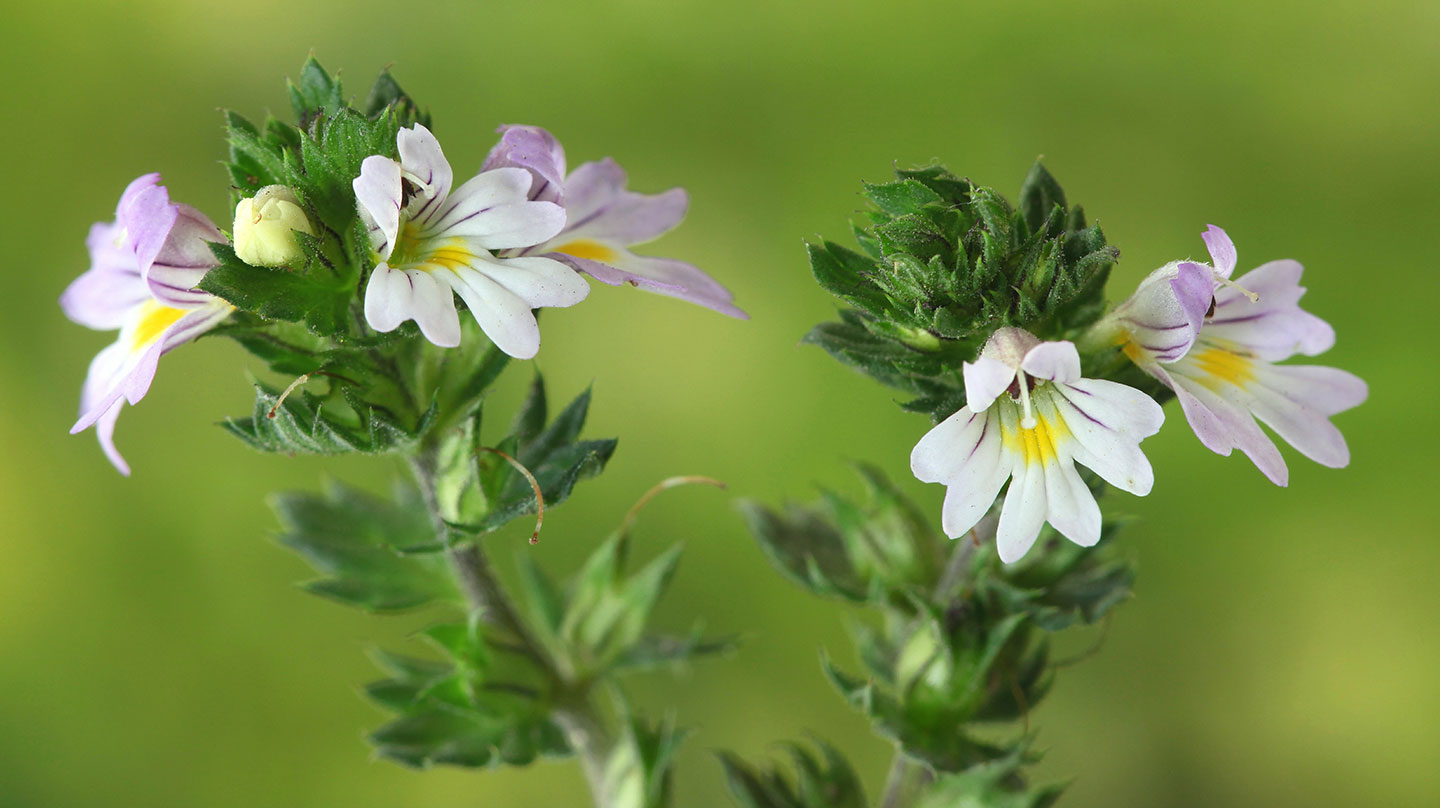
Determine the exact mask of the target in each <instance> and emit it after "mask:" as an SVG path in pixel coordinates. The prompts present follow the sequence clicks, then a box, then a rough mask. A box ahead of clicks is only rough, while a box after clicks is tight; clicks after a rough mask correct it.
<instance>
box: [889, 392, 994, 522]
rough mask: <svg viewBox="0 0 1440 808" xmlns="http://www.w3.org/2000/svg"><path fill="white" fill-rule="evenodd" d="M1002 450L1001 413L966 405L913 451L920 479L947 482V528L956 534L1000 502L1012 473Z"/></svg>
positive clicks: (914, 469)
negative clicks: (975, 411) (974, 409)
mask: <svg viewBox="0 0 1440 808" xmlns="http://www.w3.org/2000/svg"><path fill="white" fill-rule="evenodd" d="M1000 448H1001V441H1000V418H999V415H998V414H996V413H994V412H986V413H978V414H977V413H974V412H971V411H970V408H969V407H962V408H960V410H959V411H958V412H956V413H955V414H954V415H951V416H950V417H949V418H946V419H945V420H944V421H941V422H940V423H939V424H937V425H936V426H935V427H934V428H933V429H931V430H930V431H929V432H927V433H925V436H924V437H923V438H921V439H920V442H919V443H917V444H915V448H914V449H913V450H912V451H911V452H910V471H911V472H912V473H913V474H914V475H915V477H916V479H918V480H921V481H922V482H927V483H944V484H945V485H946V491H945V505H944V508H943V510H942V511H941V526H942V527H943V528H944V530H945V535H947V536H949V537H950V538H952V539H953V538H958V537H960V536H963V535H964V534H965V532H966V531H968V530H970V529H971V528H972V527H974V526H975V524H976V523H977V522H979V521H980V519H981V517H983V516H984V515H985V513H986V512H987V511H989V510H990V506H991V505H993V504H995V497H997V496H999V494H1000V488H1001V487H1002V486H1003V485H1005V480H1006V478H1008V477H1009V476H1010V465H1009V463H1008V461H1007V460H1006V459H1005V458H1004V457H1003V455H1002V453H1001V451H1000Z"/></svg>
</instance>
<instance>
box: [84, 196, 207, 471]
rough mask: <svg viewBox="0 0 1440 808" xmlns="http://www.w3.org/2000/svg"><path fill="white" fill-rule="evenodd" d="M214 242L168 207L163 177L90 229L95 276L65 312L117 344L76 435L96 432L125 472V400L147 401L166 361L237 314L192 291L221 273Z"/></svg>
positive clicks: (183, 209)
mask: <svg viewBox="0 0 1440 808" xmlns="http://www.w3.org/2000/svg"><path fill="white" fill-rule="evenodd" d="M208 242H220V243H224V242H225V236H224V234H222V233H221V232H220V231H219V230H217V229H216V228H215V225H214V224H213V223H211V221H210V220H209V219H208V218H206V217H205V214H203V213H201V212H200V211H198V210H195V209H194V208H192V207H190V206H189V205H180V204H175V203H172V202H171V201H170V195H169V192H168V191H166V190H165V186H163V185H161V184H160V175H159V174H146V175H145V176H143V177H140V178H139V179H137V180H135V181H134V182H132V183H130V185H129V187H127V188H126V189H125V192H124V194H122V195H121V197H120V204H119V205H118V206H117V207H116V209H115V221H114V222H112V223H109V224H106V223H103V222H98V223H96V224H95V225H94V226H92V227H91V228H90V236H89V238H88V239H87V240H86V245H87V246H88V247H89V248H90V261H91V266H90V270H89V271H87V272H86V273H85V274H83V275H81V276H80V277H79V278H77V279H75V281H74V282H73V283H71V284H70V286H69V288H67V289H66V290H65V293H64V294H63V295H62V296H61V297H60V306H61V308H63V309H64V310H65V314H66V316H67V317H69V318H70V319H71V320H74V321H75V322H77V323H79V324H80V325H83V326H87V327H89V328H94V329H97V330H102V331H109V330H114V329H119V330H120V335H119V338H118V339H116V341H115V342H114V343H113V344H112V345H110V346H109V347H107V348H105V349H104V350H102V351H101V352H100V353H99V354H98V355H96V357H95V359H94V361H92V362H91V363H90V370H89V373H88V374H87V375H86V377H85V386H84V388H83V390H82V392H81V395H80V420H78V421H76V422H75V426H74V427H72V428H71V430H70V433H71V434H72V435H73V434H75V433H77V432H80V431H82V430H84V429H88V428H89V427H91V426H92V425H93V426H94V427H95V433H96V436H97V437H98V438H99V439H100V446H101V448H102V449H104V451H105V456H106V457H108V458H110V462H111V463H113V464H115V468H117V469H119V470H120V473H121V474H126V475H128V474H129V473H130V467H129V466H128V465H126V463H125V459H124V458H122V457H121V456H120V452H119V451H118V450H116V448H115V440H114V434H115V420H116V419H117V418H119V417H120V409H121V407H122V405H123V404H124V402H126V401H128V402H130V403H131V404H135V403H137V402H138V401H140V399H142V398H144V397H145V393H146V392H147V391H148V390H149V389H150V382H151V381H152V380H154V378H155V369H156V365H157V363H158V362H159V361H160V356H161V355H162V354H165V353H167V352H169V351H170V350H172V349H174V348H175V347H177V346H179V345H181V344H183V343H186V342H189V341H191V340H193V339H195V338H196V337H198V336H200V335H201V334H203V333H205V332H206V331H209V330H210V329H211V328H214V327H215V326H216V325H218V324H219V323H220V321H221V320H224V319H225V317H226V316H227V315H229V314H230V312H231V311H232V310H233V308H234V307H232V306H231V305H230V304H229V303H226V302H225V301H223V300H221V299H219V298H217V297H215V296H213V295H210V294H208V293H206V292H202V291H200V290H199V289H196V288H195V287H196V286H197V285H198V284H199V283H200V280H201V279H202V278H204V277H205V273H206V272H208V271H209V270H210V269H211V268H212V267H214V266H215V265H216V263H217V262H216V261H215V258H214V255H213V254H212V253H211V252H210V246H209V243H208Z"/></svg>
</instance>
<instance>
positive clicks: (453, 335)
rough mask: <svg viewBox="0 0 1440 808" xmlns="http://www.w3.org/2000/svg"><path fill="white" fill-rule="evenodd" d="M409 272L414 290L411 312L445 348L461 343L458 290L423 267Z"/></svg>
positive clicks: (425, 331)
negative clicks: (457, 307) (456, 301)
mask: <svg viewBox="0 0 1440 808" xmlns="http://www.w3.org/2000/svg"><path fill="white" fill-rule="evenodd" d="M405 276H406V277H407V278H408V279H409V280H410V284H411V287H412V289H413V290H414V293H413V296H412V297H411V304H410V305H411V316H413V317H414V318H415V324H416V325H418V326H420V333H421V334H424V335H425V339H428V340H430V341H431V342H433V343H435V344H436V345H439V346H440V347H441V348H454V347H455V346H457V345H459V344H460V315H459V314H457V313H456V311H455V292H454V291H453V290H452V289H451V288H450V285H449V284H447V283H442V282H440V281H439V280H438V279H436V277H435V276H434V275H432V274H431V273H429V272H425V271H423V270H419V269H412V270H409V271H408V272H406V273H405Z"/></svg>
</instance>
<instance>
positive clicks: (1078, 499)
mask: <svg viewBox="0 0 1440 808" xmlns="http://www.w3.org/2000/svg"><path fill="white" fill-rule="evenodd" d="M1042 468H1043V469H1044V470H1045V499H1046V506H1047V509H1046V516H1045V518H1046V520H1047V521H1049V522H1050V524H1051V525H1054V527H1055V529H1056V530H1058V531H1059V532H1060V535H1062V536H1064V537H1065V538H1067V539H1069V540H1070V541H1073V542H1075V543H1076V544H1078V545H1080V546H1081V547H1094V546H1095V544H1096V543H1097V542H1099V541H1100V506H1099V505H1098V504H1096V502H1095V496H1094V495H1093V494H1091V493H1090V489H1089V488H1088V487H1086V485H1085V482H1084V481H1083V480H1081V479H1080V474H1079V472H1077V471H1075V464H1074V463H1073V462H1071V461H1070V460H1069V459H1068V458H1064V457H1061V458H1057V459H1056V460H1055V461H1054V462H1051V463H1046V464H1045V465H1044V466H1043V467H1042Z"/></svg>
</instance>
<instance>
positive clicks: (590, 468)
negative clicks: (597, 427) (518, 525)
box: [438, 371, 617, 536]
mask: <svg viewBox="0 0 1440 808" xmlns="http://www.w3.org/2000/svg"><path fill="white" fill-rule="evenodd" d="M496 372H497V373H498V371H496ZM589 410H590V391H589V390H586V391H585V392H583V393H581V394H580V395H579V396H577V397H576V398H575V400H574V401H572V402H570V404H569V405H568V406H566V407H565V409H564V410H562V411H561V412H560V413H559V414H558V415H556V416H555V418H554V420H552V421H550V423H549V424H548V425H546V423H545V420H546V417H547V403H546V395H545V383H544V380H543V379H542V378H541V377H540V374H538V373H537V374H536V375H535V380H534V382H533V383H532V385H531V388H530V395H529V397H528V398H527V399H526V401H525V404H524V405H523V406H522V407H521V409H520V411H519V413H518V414H517V415H516V417H515V422H514V424H512V426H511V428H510V431H509V433H508V434H507V435H506V437H505V438H504V439H503V440H501V441H500V442H499V443H498V444H497V445H496V446H495V448H497V449H498V450H499V451H502V452H504V453H506V454H507V455H509V456H511V457H513V458H515V459H516V460H518V461H519V462H520V464H521V465H523V466H525V468H526V469H528V470H529V471H530V473H531V474H532V475H533V476H534V477H535V481H536V483H538V484H539V486H540V491H541V494H542V495H543V496H544V498H545V506H546V507H547V508H549V507H553V506H555V505H559V504H560V503H562V502H564V501H565V500H566V499H568V498H569V496H570V493H571V491H573V490H574V488H575V484H576V483H578V482H579V481H580V480H582V479H585V478H587V477H593V476H594V475H596V474H599V473H600V471H601V470H603V469H604V468H605V464H606V463H608V462H609V461H610V457H611V455H613V454H614V453H615V447H616V445H617V441H616V440H615V439H613V438H610V439H605V440H581V439H580V431H581V429H582V428H583V427H584V425H585V418H586V416H587V415H588V413H589ZM482 416H483V410H479V409H477V410H476V411H475V414H474V415H473V416H472V417H471V418H470V419H469V421H468V422H467V423H466V425H465V427H464V429H463V431H461V432H459V433H457V435H456V436H455V437H453V438H452V439H449V440H447V441H446V442H445V444H444V445H443V446H442V449H441V453H442V454H441V470H440V475H439V480H438V488H439V496H440V504H441V512H442V513H443V514H444V515H445V519H446V521H447V522H450V523H451V527H452V528H454V530H455V531H456V532H457V533H459V534H462V535H466V536H476V535H479V534H482V533H488V532H490V531H493V530H496V529H498V528H500V527H501V526H503V525H506V524H509V523H510V522H511V521H512V520H514V519H516V518H517V517H520V516H523V515H526V514H531V513H535V511H536V508H537V505H538V503H537V501H536V499H535V489H534V487H533V486H531V485H530V481H529V480H528V479H527V478H526V477H525V475H524V474H522V473H521V472H520V471H519V470H518V469H516V468H515V467H514V466H513V465H512V464H511V463H510V462H509V461H507V460H506V459H505V458H504V457H501V456H500V455H498V454H496V453H494V452H487V451H484V449H483V448H482V447H483V446H484V444H483V442H482V441H481V438H480V430H481V426H482Z"/></svg>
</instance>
